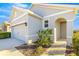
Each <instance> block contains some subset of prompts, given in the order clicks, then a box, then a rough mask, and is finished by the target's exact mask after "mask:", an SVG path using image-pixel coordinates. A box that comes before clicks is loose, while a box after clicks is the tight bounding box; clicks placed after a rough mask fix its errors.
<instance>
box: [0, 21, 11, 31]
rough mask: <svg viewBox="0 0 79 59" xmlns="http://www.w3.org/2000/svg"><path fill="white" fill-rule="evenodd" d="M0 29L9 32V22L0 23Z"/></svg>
mask: <svg viewBox="0 0 79 59" xmlns="http://www.w3.org/2000/svg"><path fill="white" fill-rule="evenodd" d="M0 29H1V30H2V31H5V32H11V28H10V23H8V22H4V23H3V24H1V25H0Z"/></svg>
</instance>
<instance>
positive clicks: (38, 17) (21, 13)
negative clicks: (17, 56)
mask: <svg viewBox="0 0 79 59" xmlns="http://www.w3.org/2000/svg"><path fill="white" fill-rule="evenodd" d="M74 18H75V8H72V7H67V6H59V5H53V4H32V7H31V8H30V9H25V8H21V7H16V6H14V7H13V9H12V15H11V29H12V38H15V39H18V40H23V41H25V42H26V43H28V42H29V41H30V40H31V41H32V42H34V41H36V40H37V39H38V36H37V32H38V31H39V30H42V29H47V28H49V29H52V32H53V35H51V37H52V40H53V41H54V42H56V41H63V40H65V41H67V45H68V46H71V45H72V36H73V21H74Z"/></svg>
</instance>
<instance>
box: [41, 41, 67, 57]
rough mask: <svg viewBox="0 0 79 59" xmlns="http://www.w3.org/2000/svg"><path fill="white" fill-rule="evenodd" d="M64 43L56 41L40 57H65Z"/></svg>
mask: <svg viewBox="0 0 79 59" xmlns="http://www.w3.org/2000/svg"><path fill="white" fill-rule="evenodd" d="M65 52H66V41H57V42H56V43H54V44H52V46H51V47H50V48H48V49H47V50H46V52H44V53H43V54H42V56H65Z"/></svg>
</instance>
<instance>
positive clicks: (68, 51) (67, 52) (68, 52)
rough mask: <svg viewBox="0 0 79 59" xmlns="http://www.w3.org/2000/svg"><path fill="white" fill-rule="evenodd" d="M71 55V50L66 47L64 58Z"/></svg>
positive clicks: (72, 51)
mask: <svg viewBox="0 0 79 59" xmlns="http://www.w3.org/2000/svg"><path fill="white" fill-rule="evenodd" d="M72 53H74V50H73V48H71V47H66V52H65V55H66V56H70V54H72Z"/></svg>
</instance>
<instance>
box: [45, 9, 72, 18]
mask: <svg viewBox="0 0 79 59" xmlns="http://www.w3.org/2000/svg"><path fill="white" fill-rule="evenodd" d="M72 11H73V10H66V11H62V12H59V13H55V14H51V15H48V16H44V18H47V17H51V16H56V15H60V14H64V13H68V12H72Z"/></svg>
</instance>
